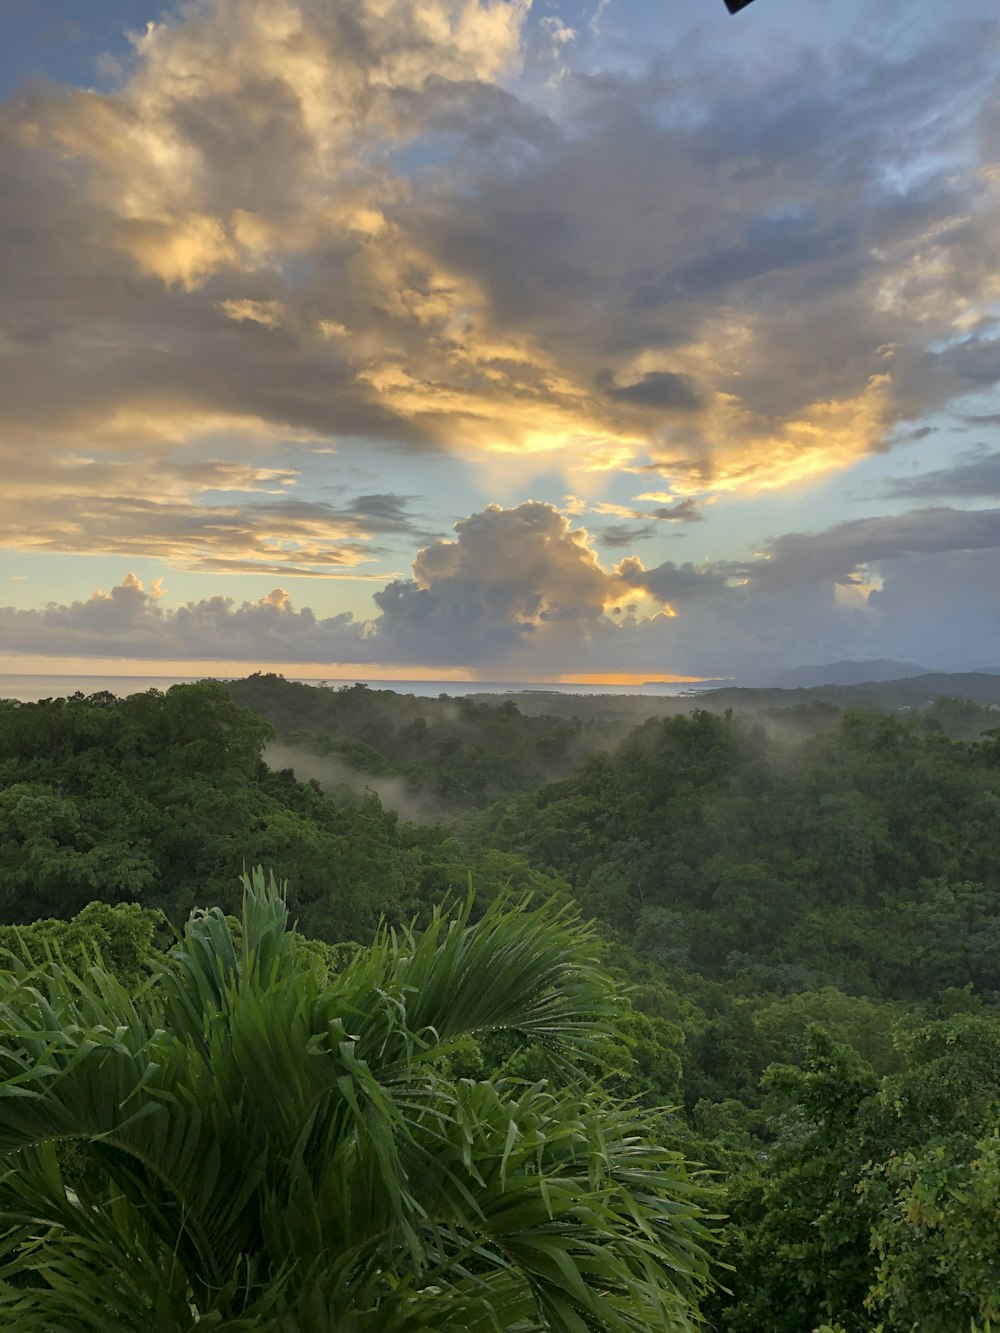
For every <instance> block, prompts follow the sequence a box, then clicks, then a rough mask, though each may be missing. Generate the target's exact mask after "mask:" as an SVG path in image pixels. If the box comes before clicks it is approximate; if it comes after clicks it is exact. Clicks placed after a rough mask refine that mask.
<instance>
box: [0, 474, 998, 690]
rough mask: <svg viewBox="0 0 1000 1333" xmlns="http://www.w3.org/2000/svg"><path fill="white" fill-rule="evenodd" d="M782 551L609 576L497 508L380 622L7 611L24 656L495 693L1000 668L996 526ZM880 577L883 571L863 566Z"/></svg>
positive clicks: (817, 540)
mask: <svg viewBox="0 0 1000 1333" xmlns="http://www.w3.org/2000/svg"><path fill="white" fill-rule="evenodd" d="M908 517H909V516H904V518H903V519H900V518H899V517H896V516H888V517H884V518H879V519H872V520H865V521H862V522H861V523H859V524H857V525H849V524H839V525H835V526H834V527H832V528H829V529H827V530H825V531H822V532H818V533H812V534H803V533H793V534H786V535H785V536H783V537H780V538H776V539H774V540H773V541H772V542H771V543H770V544H769V547H768V549H767V550H766V551H765V552H764V553H763V554H762V555H760V556H758V557H756V558H754V559H751V560H748V561H745V562H735V561H726V562H722V561H717V562H714V563H708V564H704V565H696V564H694V563H692V562H685V563H682V564H677V563H674V562H672V561H666V562H663V563H661V564H659V565H656V566H653V567H651V568H648V569H647V568H646V567H645V566H644V565H643V563H642V561H641V560H640V559H639V558H638V557H637V556H635V555H631V556H628V557H626V558H625V559H623V560H621V561H620V562H619V563H618V564H617V565H616V566H615V567H613V568H610V569H608V568H606V567H605V566H603V565H602V564H601V563H600V561H599V559H598V557H597V555H596V553H595V551H594V548H593V545H592V541H591V538H590V536H589V534H588V533H587V531H586V530H585V529H583V528H579V527H573V526H572V524H571V522H570V520H568V519H567V518H566V517H565V516H563V515H562V514H560V513H559V511H558V510H556V509H555V507H554V506H551V505H546V504H541V503H539V502H537V501H529V502H526V503H524V504H521V505H517V506H515V507H513V508H510V509H503V508H500V507H499V506H497V505H491V506H489V507H488V508H487V509H485V510H483V511H482V512H480V513H477V514H471V515H469V516H468V517H467V518H464V519H462V520H461V521H460V522H459V523H458V524H456V526H455V536H454V538H452V539H449V540H447V541H434V542H431V543H430V544H428V545H427V546H425V547H424V548H423V549H422V550H421V551H420V552H419V553H418V555H417V557H416V559H415V561H414V564H413V577H412V578H409V579H393V580H391V581H389V582H388V583H386V584H385V585H384V586H383V587H382V588H380V589H379V590H378V592H376V594H375V599H374V600H375V604H376V608H377V610H376V614H375V615H374V616H373V617H372V618H371V619H370V620H367V621H364V620H360V619H357V618H355V617H354V616H352V615H350V614H346V613H345V614H341V615H334V616H329V617H319V616H317V615H316V614H315V613H314V612H313V611H312V610H311V609H310V608H309V607H307V606H306V607H301V608H297V607H296V605H295V603H294V601H293V599H292V597H291V596H290V594H289V593H288V592H287V591H286V590H285V589H283V588H281V587H276V588H274V589H273V590H272V591H271V592H270V593H269V594H268V595H267V596H265V597H262V598H260V599H258V600H256V601H246V602H243V603H240V604H237V603H236V602H234V601H233V600H232V599H230V598H226V597H221V596H218V597H209V598H204V599H201V600H200V601H195V602H188V603H185V604H183V605H180V606H172V605H170V604H169V603H168V601H167V599H166V597H165V596H163V595H161V591H160V590H159V589H157V588H152V589H150V590H146V589H144V588H143V586H142V584H141V583H140V581H139V580H138V579H137V578H135V577H134V576H133V575H129V576H128V577H127V578H126V579H125V580H124V582H123V583H122V584H121V585H120V586H119V587H117V588H114V589H112V591H111V592H109V593H104V592H95V593H94V594H93V596H92V597H90V598H89V599H87V600H86V601H81V602H73V603H71V604H69V605H60V604H57V603H52V604H50V605H48V606H45V607H39V608H35V609H29V610H17V609H14V608H11V607H7V608H3V609H0V634H2V639H3V642H4V645H5V648H6V651H7V652H8V653H10V654H18V653H21V654H26V653H30V654H46V655H56V654H66V655H72V656H87V655H91V656H94V655H96V656H101V657H107V656H109V655H113V656H122V657H134V658H137V659H143V660H155V659H162V660H172V661H179V660H190V661H193V662H197V661H198V660H203V661H220V660H221V661H232V662H240V661H242V662H260V661H270V662H289V663H296V662H302V663H305V662H309V663H325V664H330V665H333V664H343V665H347V664H351V663H374V662H377V663H381V664H384V665H387V666H414V667H417V666H419V667H423V668H433V667H435V666H437V667H445V666H447V667H454V666H455V665H456V664H459V665H461V666H462V667H464V668H465V669H466V670H468V671H469V672H470V673H471V674H476V673H478V674H479V675H480V676H485V677H486V678H492V679H497V678H501V679H502V678H503V677H504V675H505V674H508V675H510V676H511V678H520V679H533V678H534V679H538V678H544V677H546V676H553V675H560V674H563V673H564V672H566V671H568V670H572V671H574V672H576V673H577V674H585V673H587V672H593V673H601V672H610V671H621V670H627V671H640V672H641V671H649V672H650V673H651V674H654V673H655V674H663V673H667V674H671V673H672V674H679V675H688V674H691V675H705V676H725V675H735V674H746V673H749V672H751V671H757V670H764V669H773V668H774V667H776V666H787V665H788V664H789V663H796V662H816V661H834V660H839V659H841V658H844V657H876V656H881V657H910V658H914V659H916V660H919V661H922V662H927V663H928V664H929V665H931V666H935V665H939V666H943V667H954V668H961V667H965V668H969V667H970V666H974V665H977V664H984V663H987V662H990V661H1000V590H998V586H997V580H996V559H997V549H998V548H1000V510H998V511H989V512H987V513H985V514H984V513H982V512H979V513H976V512H961V511H953V510H943V509H930V510H924V511H922V512H921V513H920V514H919V515H918V516H916V517H915V518H913V520H912V521H911V522H909V523H907V522H906V521H905V519H906V518H908ZM866 562H867V563H866Z"/></svg>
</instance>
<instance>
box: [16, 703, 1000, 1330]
mask: <svg viewBox="0 0 1000 1333" xmlns="http://www.w3.org/2000/svg"><path fill="white" fill-rule="evenodd" d="M241 692H242V697H243V698H245V700H246V701H247V702H248V703H250V704H251V705H252V706H253V707H254V708H257V709H259V711H260V712H261V713H262V714H264V717H258V716H255V715H254V714H252V713H251V712H248V711H247V710H246V709H244V708H242V707H240V706H239V705H238V704H237V703H236V701H235V700H236V698H238V697H240V696H241ZM612 702H614V701H612ZM632 702H633V701H629V703H630V704H631V703H632ZM657 702H658V704H662V707H663V709H664V710H665V711H668V710H667V704H666V701H657ZM542 706H543V702H540V700H539V698H538V697H537V696H530V699H527V700H526V701H525V703H524V707H523V708H520V707H517V706H515V705H514V703H513V702H511V701H506V703H501V702H499V701H496V700H495V701H493V702H492V703H491V702H488V701H485V700H476V701H470V702H469V703H461V702H459V701H455V700H444V699H442V700H426V699H419V700H418V699H413V698H403V697H401V696H398V695H394V694H392V693H391V692H389V691H367V690H365V689H364V688H363V687H354V688H352V689H347V690H339V691H337V690H330V689H322V690H316V689H309V688H308V687H305V686H295V685H291V684H289V683H287V682H284V681H281V680H280V679H279V678H276V677H256V678H252V679H251V680H250V681H249V682H242V683H235V684H233V685H230V686H229V687H227V688H225V689H224V688H223V687H221V686H217V685H212V684H210V683H205V684H202V685H198V686H182V687H175V688H174V689H173V690H170V691H168V692H167V693H166V694H158V693H156V692H149V693H147V694H144V695H137V696H133V697H132V698H131V699H127V700H122V701H118V700H115V699H113V698H112V697H111V696H106V695H99V696H92V697H91V698H89V699H85V698H83V697H82V696H76V697H74V698H72V699H69V700H52V701H45V702H43V703H41V704H37V705H20V706H19V705H16V704H13V703H6V704H0V918H2V920H4V921H6V922H8V923H10V924H8V925H7V926H0V945H3V946H4V947H6V948H7V949H9V950H11V951H12V954H13V955H14V956H16V957H17V958H20V959H22V960H29V959H30V960H34V962H35V963H37V962H39V961H40V960H41V957H42V955H43V954H46V953H47V951H48V953H51V952H52V951H54V950H58V952H59V957H60V958H61V959H63V960H64V962H65V963H67V964H68V965H69V967H70V970H72V971H73V972H75V973H78V974H79V973H83V972H86V970H87V968H88V967H89V966H90V965H91V957H92V951H93V949H94V948H96V949H99V950H100V954H101V959H102V963H103V965H105V966H106V967H107V968H108V969H110V971H111V972H113V973H115V974H116V975H118V976H119V977H120V978H121V980H122V981H123V983H124V984H125V986H126V987H127V988H128V990H129V992H130V993H132V992H135V991H137V990H138V989H140V988H142V987H143V986H148V985H152V982H151V981H150V978H152V977H153V976H155V975H158V974H162V973H163V969H164V964H163V955H162V952H161V951H162V950H163V949H164V948H167V947H169V938H170V935H169V930H168V928H167V927H166V926H165V924H164V922H163V918H162V917H161V915H160V912H161V911H162V912H165V913H166V917H167V918H168V920H171V921H173V922H174V923H175V924H177V925H180V924H181V923H183V921H184V920H185V918H186V917H187V914H188V913H189V911H190V909H191V908H192V907H193V906H197V905H199V904H201V905H205V906H210V905H214V904H219V905H221V906H222V908H223V909H224V910H225V911H228V912H233V911H236V910H238V906H239V897H240V895H239V891H238V877H239V874H240V872H241V870H242V869H243V867H244V864H245V862H246V861H264V862H266V863H267V864H269V865H271V866H273V867H274V869H275V872H276V873H277V874H278V875H280V876H282V877H287V879H288V881H289V904H290V907H291V910H292V914H293V917H294V918H295V919H297V921H298V922H299V927H300V929H301V930H302V932H303V934H304V935H306V936H310V937H312V938H313V939H314V941H319V942H315V943H312V944H309V945H307V944H305V943H304V942H303V941H302V939H301V938H300V937H296V940H297V943H296V945H295V947H296V949H297V950H298V953H299V955H300V956H301V958H302V959H303V960H304V961H306V962H307V963H308V967H309V969H311V972H312V974H315V975H316V976H319V977H320V978H326V979H329V978H331V977H332V978H334V979H336V978H337V977H339V976H340V975H341V973H342V972H343V971H344V963H345V960H346V959H349V958H352V957H354V955H355V954H356V953H357V949H356V948H354V947H353V946H352V947H347V946H345V945H344V944H342V943H340V942H343V941H350V940H355V941H367V940H370V939H371V938H372V936H373V934H375V933H376V931H377V930H378V928H379V926H378V923H379V921H380V920H381V919H384V920H385V921H386V922H387V923H388V924H389V925H394V926H396V927H397V928H404V927H405V925H406V923H407V922H409V921H410V920H411V919H416V920H417V922H418V923H423V924H427V923H431V928H432V932H433V930H434V929H440V924H439V925H438V926H436V927H435V926H434V925H433V923H434V922H435V921H438V923H440V921H441V918H440V917H435V916H434V907H435V905H436V904H438V903H440V902H442V901H446V900H450V901H452V902H455V901H459V902H464V901H465V895H466V891H467V883H468V878H469V875H470V873H471V876H472V879H473V882H474V884H475V886H476V891H477V896H476V899H475V903H474V905H473V907H472V908H471V912H472V918H470V920H471V919H473V918H475V916H477V915H481V914H482V913H483V912H484V911H485V912H486V914H487V919H488V918H489V914H490V910H491V909H490V908H489V906H488V905H489V903H490V902H491V900H492V899H494V898H495V897H496V896H497V895H498V894H502V893H503V892H505V891H509V889H513V890H514V891H516V892H525V891H530V892H532V893H534V894H535V901H536V902H539V903H543V902H547V903H549V904H550V908H549V909H548V910H550V911H558V910H559V908H560V906H561V905H565V904H572V902H573V901H574V900H575V902H576V903H577V904H578V905H579V907H580V908H581V909H582V911H583V912H584V913H585V914H586V915H588V916H593V917H595V918H596V919H597V921H598V923H599V929H600V932H601V936H602V940H601V949H602V951H603V967H604V968H605V969H607V970H608V971H609V972H610V973H611V974H612V975H613V976H614V977H615V978H616V979H617V982H618V984H619V987H622V986H625V987H626V988H627V991H626V992H623V991H622V990H621V989H619V992H618V994H619V999H618V1001H617V1006H616V1007H617V1015H616V1019H615V1022H614V1024H612V1025H610V1026H609V1027H608V1030H607V1033H606V1034H605V1037H604V1040H603V1042H596V1044H595V1043H592V1044H591V1046H590V1048H589V1053H588V1056H587V1059H588V1061H589V1063H588V1065H587V1069H588V1071H589V1073H588V1076H589V1077H590V1078H591V1079H592V1080H596V1079H597V1078H598V1077H599V1076H600V1081H601V1085H602V1088H603V1090H604V1091H603V1093H602V1094H601V1095H602V1096H603V1097H605V1098H607V1099H610V1100H608V1101H606V1102H605V1112H606V1113H610V1108H611V1106H612V1102H613V1101H614V1100H615V1099H617V1103H618V1104H619V1105H621V1104H623V1099H629V1098H631V1099H632V1105H633V1108H634V1109H633V1111H631V1112H628V1113H627V1114H628V1115H637V1116H639V1118H640V1120H641V1121H642V1123H643V1125H644V1127H645V1131H646V1132H647V1133H648V1135H650V1136H651V1137H652V1139H653V1140H655V1141H656V1142H657V1143H659V1144H660V1145H661V1148H662V1149H663V1150H666V1151H667V1152H668V1153H669V1152H680V1153H683V1155H684V1156H685V1157H686V1158H688V1159H689V1160H695V1161H701V1162H704V1163H706V1164H707V1165H708V1166H709V1167H711V1168H712V1169H713V1170H714V1171H715V1172H717V1173H718V1174H717V1179H718V1180H719V1181H720V1182H721V1183H722V1185H723V1186H724V1188H725V1191H726V1196H725V1203H724V1204H723V1205H720V1207H721V1208H723V1209H724V1211H726V1212H727V1213H728V1215H729V1221H728V1223H727V1226H726V1230H725V1238H724V1244H723V1246H722V1249H721V1251H720V1256H721V1259H722V1261H723V1262H724V1263H726V1264H728V1265H730V1268H728V1269H725V1268H721V1267H717V1269H716V1277H717V1280H718V1281H719V1282H721V1285H719V1286H717V1287H716V1290H715V1291H714V1293H713V1294H711V1295H710V1296H708V1297H706V1298H705V1299H704V1300H703V1301H702V1305H701V1308H702V1312H703V1315H704V1317H705V1319H706V1320H707V1327H710V1328H713V1329H718V1330H731V1331H732V1333H751V1330H763V1329H766V1330H768V1333H810V1331H811V1330H813V1329H834V1330H838V1331H839V1333H870V1330H872V1329H874V1328H880V1329H881V1330H882V1333H913V1330H920V1333H952V1331H953V1330H957V1329H958V1328H962V1329H969V1330H974V1331H977V1333H985V1330H987V1329H988V1327H989V1326H990V1322H991V1321H992V1323H993V1324H994V1326H995V1325H996V1323H997V1320H998V1318H1000V1291H998V1288H997V1276H996V1275H997V1274H998V1273H1000V1232H998V1228H997V1223H996V1216H997V1211H996V1199H997V1197H998V1190H1000V1151H998V1148H997V1142H998V1140H997V1134H998V1130H1000V963H998V959H1000V912H998V910H997V909H998V903H1000V818H998V816H1000V734H998V733H996V732H993V733H992V734H991V733H990V731H989V728H988V726H986V725H985V724H986V723H988V722H989V721H990V720H991V718H990V716H989V714H988V713H986V712H985V710H984V709H983V708H982V707H981V706H980V704H978V703H968V702H963V701H961V700H950V701H949V700H946V699H940V700H938V701H937V703H934V704H931V706H929V707H926V708H922V709H920V710H910V708H909V705H905V708H906V709H907V711H903V712H900V713H897V714H891V713H887V712H868V711H851V710H847V711H846V712H843V711H841V709H840V708H839V707H837V706H835V705H834V704H832V703H830V702H828V701H824V700H822V699H811V700H810V699H806V700H805V701H801V702H799V703H797V704H795V705H794V706H793V707H791V708H783V709H777V708H776V707H775V705H774V700H773V699H771V698H770V696H767V697H766V698H764V699H763V700H762V701H759V706H757V707H756V708H755V710H754V715H753V716H752V717H747V716H741V715H739V714H732V713H727V712H710V711H708V710H707V709H701V710H695V711H693V712H692V711H690V701H687V702H686V703H685V704H684V707H685V709H687V710H688V711H685V712H675V713H673V714H672V715H668V716H661V717H655V718H651V719H649V720H647V721H645V722H643V723H642V724H641V725H640V726H638V727H636V728H633V729H632V730H630V731H628V730H627V728H626V727H625V725H624V723H625V722H627V720H628V719H627V717H626V716H625V713H622V714H621V716H618V715H617V714H616V713H615V708H614V707H611V706H608V708H607V709H606V710H605V711H602V710H604V705H601V706H600V707H599V708H597V707H596V706H595V710H592V711H591V712H590V713H588V712H587V701H573V700H568V699H567V698H562V699H559V700H553V701H552V707H553V709H555V710H556V711H557V712H558V713H559V716H558V717H553V718H549V717H535V716H528V715H527V714H528V713H529V712H534V711H535V710H536V709H538V708H541V707H542ZM671 706H672V707H673V705H671ZM577 707H579V711H580V712H581V713H582V714H584V716H583V717H582V718H581V719H580V720H576V721H574V719H573V715H572V711H571V710H572V709H574V708H577ZM275 729H276V730H275ZM276 732H277V734H276ZM619 737H623V738H622V739H618V738H619ZM956 738H957V739H956ZM282 745H283V746H284V748H283V749H282V748H281V746H282ZM602 747H603V748H602ZM266 760H270V761H271V764H277V765H279V767H278V768H275V767H272V766H271V764H269V763H268V762H266ZM327 763H330V764H331V765H332V766H331V767H328V768H324V767H322V765H325V764H327ZM282 764H289V765H294V769H295V771H294V772H293V771H292V769H291V768H290V767H284V768H282V767H280V765H282ZM316 764H318V765H320V767H319V768H317V767H312V766H311V765H316ZM300 777H311V778H315V779H318V780H309V781H300V780H299V778H300ZM553 777H555V778H556V780H554V781H553V780H551V779H552V778H553ZM414 814H418V815H420V822H408V821H407V819H406V818H404V816H409V817H411V818H412V816H413V815H414ZM81 909H82V910H81ZM75 914H78V915H75ZM44 918H53V919H51V920H46V919H44ZM212 920H215V918H212ZM26 922H30V923H34V924H30V925H19V926H18V927H17V928H16V929H15V927H14V924H13V923H26ZM236 938H237V941H238V938H239V936H238V932H237V936H236ZM379 938H380V939H381V940H382V944H381V945H380V946H377V947H380V948H383V949H384V948H387V947H388V940H389V939H390V937H388V936H385V935H382V936H380V937H379ZM399 938H400V939H402V938H403V937H402V936H400V937H399ZM324 941H325V943H323V942H324ZM359 956H360V955H359ZM366 956H368V955H366ZM31 965H32V963H31V962H27V961H26V962H22V964H19V966H28V967H30V966H31ZM49 970H50V971H51V968H50V969H49ZM348 970H349V969H348ZM324 984H325V982H324ZM74 1003H75V1001H74ZM595 1041H596V1039H595ZM435 1077H436V1078H440V1079H442V1080H444V1081H443V1082H441V1083H440V1088H441V1090H442V1096H445V1097H446V1098H449V1099H452V1103H453V1104H454V1105H455V1106H458V1105H464V1103H462V1102H461V1097H462V1096H463V1095H464V1094H461V1093H460V1092H459V1091H458V1089H460V1087H463V1086H465V1085H464V1084H463V1083H462V1082H461V1081H462V1080H463V1079H466V1080H471V1083H472V1084H473V1085H475V1086H476V1087H480V1088H483V1089H485V1088H487V1087H491V1088H493V1089H494V1090H497V1089H501V1090H504V1092H503V1095H504V1097H508V1096H513V1090H514V1088H515V1087H517V1088H532V1087H537V1088H541V1087H542V1081H543V1080H549V1082H548V1083H546V1084H545V1085H544V1086H545V1088H546V1091H545V1094H544V1095H545V1096H555V1095H557V1089H558V1087H559V1083H558V1079H556V1080H555V1081H554V1082H553V1071H552V1067H551V1061H549V1060H548V1059H547V1057H546V1055H545V1053H544V1051H543V1050H541V1049H540V1048H539V1046H538V1045H537V1043H535V1044H533V1043H527V1044H525V1043H524V1042H518V1041H515V1040H514V1039H513V1038H511V1037H510V1036H509V1034H504V1033H499V1032H494V1033H491V1034H485V1035H483V1036H482V1037H481V1039H479V1040H477V1041H475V1042H473V1043H470V1044H467V1045H465V1046H463V1048H462V1049H461V1050H456V1051H453V1052H451V1053H450V1054H449V1055H448V1056H447V1058H446V1061H445V1065H444V1066H442V1067H441V1069H440V1070H438V1071H436V1072H435ZM517 1080H521V1082H517ZM483 1095H486V1094H485V1093H484V1094H483ZM539 1095H541V1093H539ZM558 1095H562V1094H561V1093H559V1094H558ZM665 1105H666V1106H670V1105H672V1106H674V1107H676V1108H678V1109H676V1110H674V1111H663V1110H662V1108H663V1107H664V1106H665ZM536 1109H537V1108H536ZM528 1113H529V1108H528V1106H527V1105H526V1106H525V1108H524V1110H523V1112H521V1113H519V1114H521V1119H522V1120H525V1117H526V1116H528ZM462 1114H463V1115H464V1114H465V1112H464V1111H463V1113H462ZM615 1114H618V1112H616V1113H615ZM620 1114H623V1115H624V1114H626V1113H625V1112H620ZM485 1115H486V1112H485V1111H482V1110H477V1111H476V1112H475V1117H476V1123H477V1124H479V1123H481V1118H482V1117H484V1116H485ZM529 1119H530V1117H529ZM483 1123H485V1121H483ZM518 1123H519V1124H520V1123H521V1122H520V1121H519V1122H518ZM525 1123H527V1121H525ZM658 1151H659V1150H658ZM672 1160H674V1159H672ZM46 1169H48V1168H46ZM60 1169H62V1170H63V1171H64V1172H65V1171H67V1170H75V1171H80V1170H81V1169H82V1168H81V1165H80V1162H79V1160H78V1159H77V1158H73V1159H72V1160H71V1161H69V1162H62V1164H61V1167H60ZM88 1172H89V1168H88ZM84 1177H85V1179H87V1180H90V1179H91V1177H90V1175H89V1174H88V1173H87V1172H84ZM74 1188H75V1187H74ZM476 1271H478V1270H476ZM699 1271H700V1270H699ZM702 1276H703V1274H702ZM702 1276H699V1277H698V1279H697V1281H698V1283H700V1282H701V1280H702ZM18 1280H20V1279H18ZM11 1283H12V1285H13V1284H14V1279H13V1278H11ZM696 1285H697V1283H696ZM693 1293H694V1288H692V1289H691V1290H690V1291H688V1292H687V1295H686V1296H685V1299H688V1298H692V1299H693ZM228 1317H229V1316H227V1318H228ZM435 1317H437V1316H435ZM546 1317H549V1316H546ZM25 1326H26V1327H28V1325H25ZM38 1326H39V1327H42V1326H44V1325H41V1324H39V1325H38ZM50 1326H57V1325H50ZM219 1326H220V1327H226V1326H228V1325H225V1324H223V1325H219ZM238 1326H242V1325H234V1327H238ZM387 1326H388V1325H387ZM405 1326H406V1327H420V1326H422V1325H420V1324H415V1323H414V1324H411V1325H405ZM468 1326H472V1325H468ZM541 1326H550V1327H557V1326H558V1325H557V1324H554V1323H550V1324H549V1325H541ZM640 1326H641V1324H640ZM650 1326H655V1325H650ZM108 1327H113V1325H111V1324H109V1325H108ZM400 1327H404V1325H402V1324H401V1325H400Z"/></svg>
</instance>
